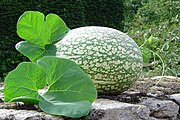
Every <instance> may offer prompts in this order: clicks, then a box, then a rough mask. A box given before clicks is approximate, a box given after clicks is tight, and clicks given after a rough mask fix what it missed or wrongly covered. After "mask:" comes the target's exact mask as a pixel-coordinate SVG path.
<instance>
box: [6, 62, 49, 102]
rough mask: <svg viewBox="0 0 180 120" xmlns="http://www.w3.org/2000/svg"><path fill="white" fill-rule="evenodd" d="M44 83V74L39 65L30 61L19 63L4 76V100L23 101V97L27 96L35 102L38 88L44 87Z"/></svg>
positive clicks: (37, 97) (37, 96)
mask: <svg viewBox="0 0 180 120" xmlns="http://www.w3.org/2000/svg"><path fill="white" fill-rule="evenodd" d="M45 85H46V74H45V72H44V70H43V69H42V68H41V67H40V66H39V65H37V64H35V63H30V62H23V63H20V64H19V65H18V66H17V67H16V69H14V70H13V71H11V72H10V73H9V74H8V75H7V77H6V78H5V88H4V99H5V102H10V101H22V102H24V101H26V100H25V98H27V99H28V98H29V99H34V100H35V101H34V104H36V103H37V101H36V100H37V99H39V98H40V96H39V94H38V89H42V88H44V87H45ZM17 98H19V99H17ZM27 101H28V100H27ZM32 103H33V102H32Z"/></svg>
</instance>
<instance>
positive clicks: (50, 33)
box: [16, 11, 69, 61]
mask: <svg viewBox="0 0 180 120" xmlns="http://www.w3.org/2000/svg"><path fill="white" fill-rule="evenodd" d="M68 31H69V28H68V27H67V26H66V24H65V22H64V21H63V20H62V19H61V18H60V17H59V16H57V15H55V14H48V15H47V16H46V17H44V14H42V13H40V12H38V11H27V12H24V14H23V15H22V16H21V17H20V18H19V20H18V22H17V34H18V35H19V37H21V38H22V39H24V40H26V41H21V42H19V43H18V44H16V49H17V50H18V51H19V52H20V53H22V54H23V55H25V56H26V57H28V58H29V59H30V60H31V61H36V60H38V59H39V58H42V57H43V56H47V55H49V56H50V55H52V56H55V53H56V48H55V46H54V45H53V43H54V42H56V41H59V40H60V39H61V38H62V37H63V36H64V35H65V34H66V33H67V32H68Z"/></svg>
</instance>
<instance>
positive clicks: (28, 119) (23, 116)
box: [0, 109, 64, 120]
mask: <svg viewBox="0 0 180 120" xmlns="http://www.w3.org/2000/svg"><path fill="white" fill-rule="evenodd" d="M0 120H64V119H62V118H61V117H57V116H52V115H48V114H45V113H43V112H38V111H32V110H13V109H0Z"/></svg>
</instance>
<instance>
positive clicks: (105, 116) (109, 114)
mask: <svg viewBox="0 0 180 120" xmlns="http://www.w3.org/2000/svg"><path fill="white" fill-rule="evenodd" d="M93 108H94V111H97V110H99V111H101V117H100V118H98V120H148V119H149V114H150V110H149V109H148V108H147V107H146V106H144V105H135V104H128V103H123V102H118V101H113V100H108V99H98V100H97V101H96V102H95V103H94V104H93Z"/></svg>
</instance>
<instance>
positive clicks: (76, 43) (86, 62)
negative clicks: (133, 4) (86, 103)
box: [56, 26, 143, 94]
mask: <svg viewBox="0 0 180 120" xmlns="http://www.w3.org/2000/svg"><path fill="white" fill-rule="evenodd" d="M56 47H57V53H56V56H58V57H63V58H69V59H71V60H73V61H75V62H76V63H77V64H79V65H80V67H81V68H82V69H83V70H84V71H85V72H86V73H87V74H89V76H90V77H91V79H92V80H93V81H94V83H95V85H96V88H97V90H98V92H99V93H114V94H116V93H120V92H123V91H125V90H127V89H128V88H129V87H130V86H131V85H132V84H133V83H134V82H135V81H136V80H137V79H138V77H139V75H140V73H141V71H142V66H143V59H142V55H141V52H140V49H139V47H138V45H137V44H136V43H135V42H134V40H133V39H131V38H130V37H129V36H128V35H126V34H125V33H122V32H120V31H118V30H115V29H112V28H107V27H97V26H89V27H80V28H76V29H73V30H70V31H69V32H68V33H67V35H66V36H65V37H64V38H63V39H62V40H61V41H59V42H58V43H56ZM72 69H73V68H72Z"/></svg>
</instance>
